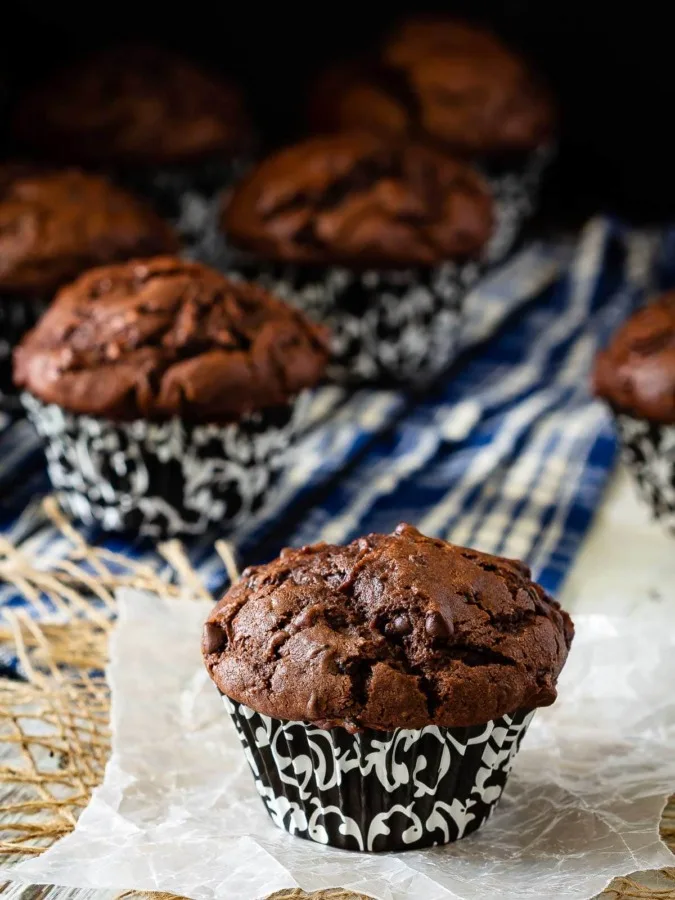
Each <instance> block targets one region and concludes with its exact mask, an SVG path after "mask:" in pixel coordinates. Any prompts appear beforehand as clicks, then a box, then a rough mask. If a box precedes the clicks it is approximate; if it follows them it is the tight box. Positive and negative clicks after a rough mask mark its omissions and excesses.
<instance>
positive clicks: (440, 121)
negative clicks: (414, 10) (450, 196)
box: [309, 19, 554, 157]
mask: <svg viewBox="0 0 675 900" xmlns="http://www.w3.org/2000/svg"><path fill="white" fill-rule="evenodd" d="M309 116H310V123H311V125H312V127H313V128H314V129H316V130H319V131H345V130H352V129H366V130H369V131H374V132H376V133H379V134H387V135H396V136H401V135H405V136H407V137H409V138H413V139H415V140H426V141H431V142H433V143H437V144H440V145H441V146H443V147H444V148H449V149H451V150H453V152H456V153H459V154H462V155H467V156H471V157H473V156H480V155H488V154H494V155H504V154H509V153H513V152H521V151H528V150H533V149H535V148H537V147H538V146H540V145H542V144H545V143H546V142H547V141H548V140H549V139H550V137H551V134H552V132H553V121H554V111H553V106H552V103H551V100H550V98H549V96H548V94H547V93H546V91H545V90H544V89H543V88H542V86H541V85H540V83H539V81H538V80H537V78H536V76H534V75H533V73H532V72H531V71H530V69H529V68H528V66H527V64H526V63H525V62H524V60H522V59H521V58H520V57H519V56H517V55H516V54H515V53H513V52H512V51H511V50H510V49H509V48H507V47H506V46H505V45H504V44H503V43H502V42H501V41H500V40H499V39H498V38H497V37H495V36H494V35H492V34H491V33H490V32H487V31H483V30H481V29H477V28H473V27H471V26H468V25H466V24H463V23H458V22H456V21H453V20H447V19H446V20H443V19H440V20H439V19H433V20H427V19H419V20H411V21H409V22H408V23H406V24H404V25H403V26H402V27H401V28H400V29H399V30H398V31H396V32H395V33H394V34H393V35H392V36H391V37H390V39H389V40H388V41H387V42H385V44H384V46H383V47H382V49H381V52H380V54H379V56H376V57H375V58H374V59H373V60H371V61H365V62H358V61H357V62H351V63H347V64H345V65H338V66H336V67H334V68H333V69H329V70H328V71H327V72H326V74H325V75H324V76H323V78H320V79H319V81H318V83H317V86H316V88H315V89H314V92H313V95H312V97H311V99H310V110H309Z"/></svg>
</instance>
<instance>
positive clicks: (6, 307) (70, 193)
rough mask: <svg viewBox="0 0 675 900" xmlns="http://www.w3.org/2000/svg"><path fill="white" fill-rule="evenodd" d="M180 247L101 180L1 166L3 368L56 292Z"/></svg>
mask: <svg viewBox="0 0 675 900" xmlns="http://www.w3.org/2000/svg"><path fill="white" fill-rule="evenodd" d="M177 249H178V240H177V237H176V236H175V234H174V232H173V231H172V229H171V228H170V227H169V226H168V225H167V224H166V223H165V222H163V221H162V220H161V219H160V218H159V217H158V216H157V215H156V214H155V213H154V212H153V211H152V210H151V209H149V208H146V207H145V206H144V205H143V204H142V203H140V202H139V201H137V200H136V199H135V198H134V197H132V196H131V195H129V194H127V193H126V192H125V191H123V190H121V189H120V188H117V187H114V186H113V185H112V184H110V183H109V182H108V181H106V180H105V179H104V178H101V177H98V176H95V175H87V174H84V173H83V172H80V171H78V170H76V169H66V170H56V171H53V170H52V171H50V170H36V169H32V170H31V169H28V168H26V167H23V166H15V165H4V166H0V369H2V368H3V366H4V377H3V379H2V389H4V391H5V392H7V391H8V390H9V388H10V384H11V378H10V374H11V373H10V371H9V370H10V362H11V348H12V346H14V345H15V344H16V343H17V342H18V341H19V340H20V338H21V336H22V335H23V334H24V333H25V331H26V330H27V329H28V328H29V327H31V326H32V325H33V324H35V322H36V321H37V319H38V317H39V315H40V314H41V312H43V311H44V309H45V308H46V306H47V305H48V304H49V302H50V300H51V298H52V296H53V294H54V291H55V290H56V289H57V288H58V287H59V285H61V284H63V283H64V282H66V281H70V280H71V279H72V278H74V277H75V276H76V275H78V274H79V273H80V272H82V271H84V270H85V269H88V268H90V267H92V266H97V265H102V264H104V263H110V262H115V261H117V260H125V259H129V258H131V257H141V256H154V255H155V254H157V253H171V252H173V251H175V250H177Z"/></svg>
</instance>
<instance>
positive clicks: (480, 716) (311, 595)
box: [203, 525, 573, 730]
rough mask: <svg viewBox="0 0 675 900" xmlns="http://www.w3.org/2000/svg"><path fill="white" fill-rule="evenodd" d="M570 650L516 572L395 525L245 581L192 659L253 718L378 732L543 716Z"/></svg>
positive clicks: (300, 554) (543, 602)
mask: <svg viewBox="0 0 675 900" xmlns="http://www.w3.org/2000/svg"><path fill="white" fill-rule="evenodd" d="M572 636H573V626H572V623H571V621H570V619H569V617H568V616H567V614H566V613H565V612H563V611H562V610H561V609H560V607H559V606H558V604H557V603H555V602H554V601H553V600H551V598H550V597H548V596H547V595H546V593H545V592H544V591H543V590H542V588H540V587H539V586H538V585H536V584H535V583H533V582H532V581H531V579H530V572H529V570H528V569H527V567H526V566H524V565H523V564H522V563H519V562H515V561H512V560H507V559H502V558H500V557H494V556H489V555H487V554H482V553H479V552H477V551H475V550H468V549H464V548H462V547H456V546H453V545H451V544H448V543H446V542H444V541H441V540H436V539H431V538H426V537H424V536H423V535H422V534H420V533H419V532H418V531H417V530H416V529H415V528H412V527H411V526H409V525H399V527H398V528H397V529H396V531H395V532H394V533H393V534H391V535H378V534H372V535H369V536H368V537H365V538H361V539H359V540H357V541H354V542H353V543H352V544H349V545H348V546H346V547H338V546H330V545H326V544H317V545H315V546H311V547H304V548H302V549H299V550H284V551H283V553H282V554H281V556H280V557H279V558H278V559H276V560H274V561H273V562H271V563H269V564H267V565H263V566H257V567H254V568H250V569H247V570H246V571H245V572H244V573H243V575H242V577H241V580H240V581H239V582H238V583H237V584H236V585H234V587H232V588H230V590H229V591H228V592H227V594H226V595H225V597H224V598H223V599H222V600H221V601H220V603H218V604H217V606H216V607H215V608H214V610H213V612H212V613H211V615H210V616H209V619H208V621H207V623H206V625H205V628H204V637H203V652H204V659H205V663H206V666H207V668H208V670H209V672H210V675H211V677H212V679H213V680H214V682H215V683H216V685H217V686H218V688H219V689H220V690H221V691H222V692H223V693H224V694H226V695H227V696H229V697H231V698H233V699H235V700H237V701H239V702H241V703H244V704H246V705H248V706H250V707H252V708H253V709H255V710H257V711H258V712H261V713H263V714H266V715H270V716H274V717H276V718H281V719H288V720H291V721H305V722H316V723H317V724H319V725H322V726H324V727H331V726H333V725H340V726H345V727H347V728H350V729H351V728H376V729H381V730H391V729H394V728H397V727H405V728H421V727H424V726H426V725H432V724H435V725H445V726H469V725H478V724H481V723H484V722H487V721H489V720H490V719H494V718H498V717H499V716H501V715H503V714H505V713H508V712H514V711H515V710H517V709H523V708H524V709H529V708H534V707H537V706H546V705H548V704H550V703H553V701H554V700H555V698H556V681H557V678H558V675H559V673H560V670H561V669H562V667H563V665H564V663H565V660H566V658H567V653H568V650H569V646H570V643H571V640H572Z"/></svg>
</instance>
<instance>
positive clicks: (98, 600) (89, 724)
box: [0, 500, 675, 900]
mask: <svg viewBox="0 0 675 900" xmlns="http://www.w3.org/2000/svg"><path fill="white" fill-rule="evenodd" d="M45 513H46V515H47V516H48V517H49V518H50V519H51V521H52V522H53V524H54V526H55V527H56V528H58V530H59V531H60V532H61V534H62V536H63V537H64V538H65V539H66V541H67V542H68V546H69V547H70V550H69V552H68V553H67V555H66V556H65V557H64V558H62V559H60V560H56V561H52V562H51V563H48V564H45V563H44V562H41V561H40V560H39V559H35V558H33V557H32V556H31V554H30V553H28V552H27V551H26V550H25V549H22V547H21V546H19V547H15V546H13V545H12V544H10V543H9V542H8V541H6V540H4V539H2V538H0V582H1V581H3V580H4V581H7V582H9V583H11V584H13V585H14V586H15V587H16V589H17V590H18V591H19V592H20V593H21V594H22V595H23V597H24V598H25V599H26V600H27V601H28V604H29V605H30V606H31V607H32V609H33V610H34V611H36V612H38V613H39V614H40V616H39V617H38V618H35V617H31V616H29V615H28V612H27V610H26V609H25V608H20V609H19V610H18V611H12V609H11V608H10V609H5V610H3V615H2V618H1V619H0V647H1V648H2V650H3V651H4V652H8V651H9V652H11V653H13V654H14V655H15V656H16V658H17V662H18V668H19V671H20V672H21V673H22V675H23V678H22V679H21V680H16V679H14V678H11V677H6V678H0V858H3V859H4V860H5V861H12V862H14V861H19V860H21V859H25V858H26V857H28V856H34V855H37V854H40V853H42V852H44V850H46V849H47V848H48V847H49V846H51V845H52V844H53V843H54V842H55V841H57V840H59V838H61V837H63V836H64V835H66V834H68V833H69V832H70V831H72V829H73V828H74V827H75V823H76V821H77V817H78V815H79V813H80V812H81V811H82V809H83V808H84V807H85V806H86V804H87V803H88V800H89V796H90V794H91V791H92V789H93V788H94V787H95V786H96V785H97V784H98V783H99V782H100V781H101V780H102V778H103V771H104V768H105V763H106V759H107V756H108V751H109V737H110V735H109V730H108V714H109V700H110V697H109V691H108V686H107V684H106V681H105V676H104V674H103V671H104V669H105V664H106V658H107V645H108V634H109V631H110V628H111V624H112V621H113V618H114V613H115V598H114V591H115V590H116V589H117V588H119V587H122V586H125V585H126V586H133V587H137V588H140V589H142V590H146V591H152V592H157V593H162V594H163V595H167V594H168V595H173V596H176V597H178V596H179V595H180V596H182V597H186V596H187V597H189V596H194V597H204V596H207V594H206V590H205V588H204V586H203V585H202V584H201V582H200V580H199V578H198V577H197V575H196V574H195V572H194V571H193V569H192V568H191V567H190V565H189V563H188V561H187V558H186V556H185V554H184V553H183V552H182V548H181V547H180V545H179V544H177V543H175V542H172V543H169V544H165V545H162V546H161V547H160V548H159V552H160V553H161V554H162V556H163V557H164V559H165V560H167V561H168V562H170V563H171V567H172V572H173V577H172V579H171V580H168V579H167V578H166V577H160V575H159V574H158V572H157V571H156V570H155V569H154V568H152V567H151V566H149V565H147V564H140V563H138V562H134V561H130V560H129V559H128V558H126V557H123V556H120V555H118V554H115V553H111V552H109V551H105V550H102V549H100V548H93V547H89V546H87V545H86V543H85V542H84V540H83V539H82V537H81V536H80V535H79V533H78V532H76V531H75V530H74V529H73V528H72V527H71V526H70V525H69V524H68V523H67V522H66V521H65V520H64V519H63V518H62V516H61V515H60V514H59V512H58V510H57V508H56V506H55V504H54V503H53V501H51V500H48V501H46V505H45ZM217 549H218V550H219V552H220V554H221V557H222V558H223V562H224V565H225V567H226V568H227V569H228V570H229V571H230V572H234V561H233V558H232V554H231V552H230V550H229V548H228V546H227V545H226V544H218V545H217ZM177 602H179V601H178V600H177ZM661 833H662V835H663V838H664V840H665V841H666V842H667V843H668V845H669V846H670V848H671V849H672V850H673V851H674V852H675V797H672V798H671V801H670V803H669V805H668V807H667V809H666V811H665V813H664V816H663V820H662V823H661ZM272 896H273V898H274V900H291V898H293V900H304V898H308V897H310V896H311V897H312V898H314V900H319V898H320V900H358V898H360V897H363V896H364V895H361V894H354V893H351V892H348V891H344V890H342V889H340V888H335V889H333V890H330V891H319V892H317V893H315V894H311V895H308V894H305V893H304V892H303V891H300V890H294V891H282V892H280V893H276V894H274V895H272ZM601 896H602V898H603V900H609V898H612V900H619V898H621V900H628V898H635V900H637V898H645V900H646V898H650V900H656V898H658V900H666V898H672V900H675V867H674V868H672V869H663V870H661V871H660V872H658V873H649V874H648V875H645V876H644V877H643V876H634V877H627V878H618V879H615V880H614V881H613V882H612V884H611V885H610V886H609V887H608V888H607V889H606V890H605V891H604V892H603V894H602V895H601ZM120 897H125V898H131V897H138V898H143V897H146V898H149V897H153V898H155V900H171V898H173V897H174V895H171V894H147V893H140V892H127V893H125V894H123V895H120ZM269 900H272V898H269Z"/></svg>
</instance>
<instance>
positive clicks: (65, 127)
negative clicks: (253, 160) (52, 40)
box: [14, 44, 251, 165]
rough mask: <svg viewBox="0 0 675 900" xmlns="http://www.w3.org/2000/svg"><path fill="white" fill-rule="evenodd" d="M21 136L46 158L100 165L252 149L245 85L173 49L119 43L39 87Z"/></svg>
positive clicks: (26, 107) (19, 117)
mask: <svg viewBox="0 0 675 900" xmlns="http://www.w3.org/2000/svg"><path fill="white" fill-rule="evenodd" d="M14 132H15V136H16V138H17V139H18V140H19V141H20V142H21V143H22V144H24V145H25V146H27V147H29V148H31V149H33V150H34V151H35V152H37V153H39V154H40V155H51V156H52V157H54V158H58V159H61V160H65V161H67V162H81V163H90V164H93V165H99V164H105V165H126V164H129V165H160V164H172V163H184V162H193V161H197V162H198V161H200V160H202V159H208V158H209V157H211V156H215V155H219V154H222V155H226V156H231V155H234V154H237V153H239V152H242V151H245V150H246V149H248V148H249V146H250V143H251V125H250V122H249V119H248V116H247V114H246V111H245V109H244V101H243V98H242V96H241V93H240V92H239V90H238V89H237V88H236V87H235V86H234V85H232V84H230V83H229V82H227V81H224V80H221V79H215V78H212V77H211V76H210V75H208V74H207V73H205V72H203V71H201V70H200V69H199V68H197V67H196V66H194V65H193V64H192V63H190V62H188V61H187V60H185V59H183V58H181V57H179V56H176V55H174V54H173V53H171V52H170V51H168V50H165V49H162V48H159V47H153V46H146V45H143V44H131V45H127V44H122V45H115V46H113V47H110V48H108V49H107V50H105V51H103V52H101V53H99V54H97V55H95V56H91V57H87V58H85V59H84V60H82V61H81V62H79V63H77V64H75V65H73V66H71V67H69V68H65V69H63V70H62V71H60V72H57V73H56V74H54V75H52V76H51V77H50V78H49V79H48V80H46V81H44V82H41V83H40V84H38V85H36V86H35V87H34V88H33V89H32V90H31V91H29V92H28V93H27V94H26V96H25V97H24V98H23V102H21V103H20V104H19V106H18V110H17V114H16V117H15V121H14Z"/></svg>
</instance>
